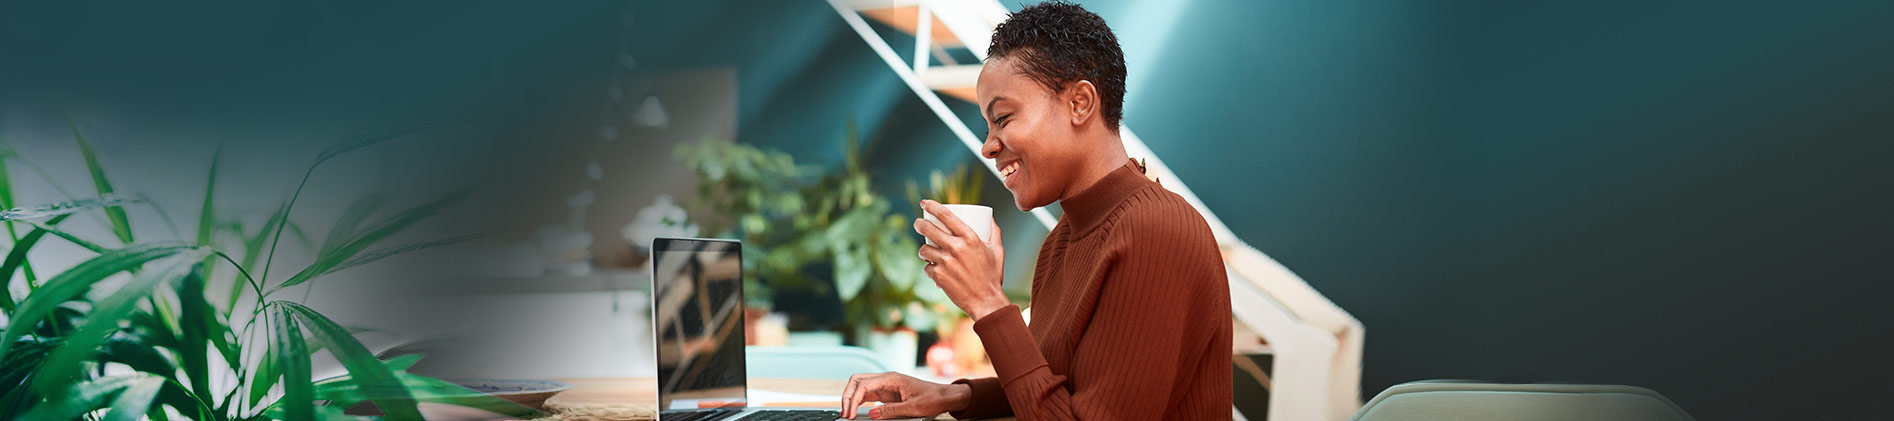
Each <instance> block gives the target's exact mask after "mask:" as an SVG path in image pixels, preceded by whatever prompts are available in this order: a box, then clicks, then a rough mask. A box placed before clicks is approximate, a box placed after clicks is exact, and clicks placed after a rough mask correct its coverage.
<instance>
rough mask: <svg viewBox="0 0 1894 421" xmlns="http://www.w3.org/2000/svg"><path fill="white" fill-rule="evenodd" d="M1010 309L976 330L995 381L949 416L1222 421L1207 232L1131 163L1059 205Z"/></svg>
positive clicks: (1220, 328) (1226, 317) (1218, 285)
mask: <svg viewBox="0 0 1894 421" xmlns="http://www.w3.org/2000/svg"><path fill="white" fill-rule="evenodd" d="M1060 206H1061V207H1063V208H1064V210H1065V216H1064V217H1062V218H1060V219H1059V224H1058V225H1057V226H1055V227H1053V228H1052V233H1051V234H1048V235H1047V236H1046V241H1045V243H1044V244H1043V245H1042V246H1041V247H1040V249H1039V261H1038V264H1037V266H1036V267H1035V268H1034V270H1033V283H1032V325H1030V326H1028V325H1027V324H1026V322H1025V321H1024V320H1023V319H1022V318H1021V317H1020V314H1019V308H1018V307H1017V306H1007V307H1006V308H1002V309H1000V310H999V311H995V312H993V313H991V314H989V315H987V316H986V317H983V318H980V320H978V321H975V322H974V327H973V330H974V332H977V333H979V335H980V340H981V342H982V343H983V344H985V346H986V351H987V354H988V355H990V356H991V357H992V359H993V368H994V370H995V371H996V372H997V374H998V377H988V378H981V379H971V380H969V379H962V380H958V381H955V382H954V383H965V384H968V385H969V386H971V387H972V389H973V402H972V403H971V404H970V405H968V406H967V409H966V410H964V411H960V412H955V413H953V414H952V415H953V416H954V418H957V419H969V418H984V417H997V416H1006V415H1009V414H1010V415H1015V416H1018V417H1019V419H1021V420H1074V419H1085V420H1156V419H1175V420H1186V419H1187V420H1200V419H1228V418H1230V400H1231V397H1230V384H1231V380H1230V370H1231V368H1230V352H1231V351H1230V349H1231V348H1230V340H1231V336H1230V335H1231V332H1230V287H1229V280H1228V278H1227V277H1226V274H1225V273H1224V269H1223V260H1222V259H1221V257H1219V255H1218V253H1217V244H1216V240H1215V238H1213V237H1212V235H1211V233H1210V227H1209V225H1208V224H1206V223H1204V220H1203V216H1202V215H1199V214H1198V213H1197V211H1196V209H1194V208H1192V207H1191V206H1190V204H1189V203H1188V202H1185V201H1184V198H1183V197H1181V196H1178V195H1177V194H1176V193H1172V192H1170V191H1169V190H1165V189H1164V188H1162V187H1159V186H1158V184H1157V183H1155V182H1152V181H1151V180H1149V179H1146V178H1145V177H1144V175H1143V174H1142V173H1141V172H1140V171H1139V170H1138V167H1137V166H1136V165H1135V164H1127V165H1125V166H1124V167H1122V168H1119V169H1117V170H1115V171H1112V172H1111V173H1110V174H1108V175H1106V176H1105V177H1104V178H1102V179H1100V180H1098V182H1097V183H1096V184H1093V185H1092V186H1091V187H1088V188H1086V189H1085V190H1084V191H1082V192H1079V193H1078V194H1076V195H1073V196H1072V197H1068V198H1065V199H1064V200H1063V201H1061V202H1060Z"/></svg>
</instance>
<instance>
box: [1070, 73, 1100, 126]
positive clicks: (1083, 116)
mask: <svg viewBox="0 0 1894 421" xmlns="http://www.w3.org/2000/svg"><path fill="white" fill-rule="evenodd" d="M1065 90H1066V95H1065V97H1066V98H1065V99H1066V104H1065V105H1066V107H1067V108H1066V110H1067V112H1068V113H1069V115H1071V116H1072V125H1074V126H1083V125H1085V123H1086V122H1087V121H1089V120H1091V118H1092V116H1095V115H1097V114H1098V86H1096V85H1092V82H1091V81H1088V80H1080V81H1077V82H1072V84H1071V85H1068V86H1067V87H1066V88H1065Z"/></svg>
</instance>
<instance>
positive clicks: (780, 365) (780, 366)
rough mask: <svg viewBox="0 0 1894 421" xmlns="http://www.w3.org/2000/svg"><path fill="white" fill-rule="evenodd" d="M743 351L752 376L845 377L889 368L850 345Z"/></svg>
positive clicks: (747, 348)
mask: <svg viewBox="0 0 1894 421" xmlns="http://www.w3.org/2000/svg"><path fill="white" fill-rule="evenodd" d="M743 354H744V358H743V363H744V365H745V367H746V369H747V371H748V372H749V376H750V377H751V378H788V379H833V380H847V379H848V376H852V375H856V374H860V373H880V372H884V371H889V370H888V367H887V366H885V365H882V364H881V360H880V359H878V358H877V357H876V356H875V354H874V353H872V352H868V350H866V349H861V348H857V347H852V346H751V347H744V349H743Z"/></svg>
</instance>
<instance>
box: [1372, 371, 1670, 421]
mask: <svg viewBox="0 0 1894 421" xmlns="http://www.w3.org/2000/svg"><path fill="white" fill-rule="evenodd" d="M1349 420H1350V421H1435V420H1439V421H1448V420H1452V421H1515V420H1517V421H1591V420H1621V421H1690V420H1691V418H1690V414H1687V413H1685V412H1684V410H1683V408H1679V407H1677V404H1675V403H1672V402H1671V401H1670V399H1665V398H1664V396H1663V395H1659V394H1657V392H1653V391H1651V390H1650V389H1645V388H1641V387H1632V386H1611V385H1585V384H1494V383H1473V382H1465V381H1439V380H1433V381H1421V382H1413V383H1405V384H1399V385H1395V386H1394V387H1390V388H1388V390H1385V391H1382V392H1381V394H1379V395H1375V397H1374V399H1373V400H1370V401H1368V404H1367V405H1364V406H1362V408H1361V410H1360V411H1356V412H1355V416H1353V417H1350V418H1349Z"/></svg>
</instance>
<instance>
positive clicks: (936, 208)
mask: <svg viewBox="0 0 1894 421" xmlns="http://www.w3.org/2000/svg"><path fill="white" fill-rule="evenodd" d="M921 209H922V210H925V211H927V213H928V214H930V215H934V219H937V220H940V224H941V225H945V226H947V232H948V233H951V234H953V235H954V236H955V237H977V236H979V234H976V233H974V232H973V227H971V226H968V225H967V222H966V221H961V220H960V216H959V215H954V212H953V211H950V210H947V206H945V205H942V204H940V202H936V201H934V200H933V199H927V200H922V201H921ZM934 242H936V243H938V242H940V240H934Z"/></svg>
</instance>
